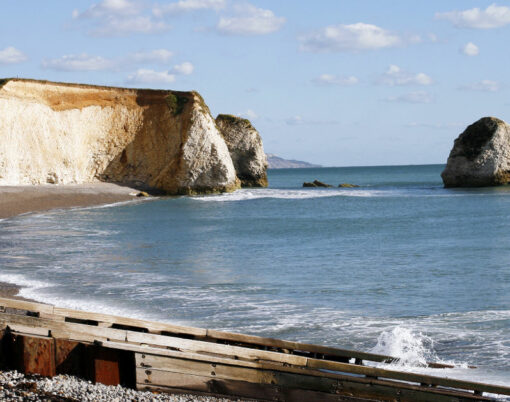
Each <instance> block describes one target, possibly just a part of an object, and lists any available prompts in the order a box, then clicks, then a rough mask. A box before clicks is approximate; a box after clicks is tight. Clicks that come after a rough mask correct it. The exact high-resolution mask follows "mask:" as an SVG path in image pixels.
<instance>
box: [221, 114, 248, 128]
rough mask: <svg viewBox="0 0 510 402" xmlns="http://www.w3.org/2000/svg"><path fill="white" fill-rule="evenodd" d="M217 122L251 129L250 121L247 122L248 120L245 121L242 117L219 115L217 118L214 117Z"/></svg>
mask: <svg viewBox="0 0 510 402" xmlns="http://www.w3.org/2000/svg"><path fill="white" fill-rule="evenodd" d="M218 120H223V121H225V122H227V123H230V124H237V125H242V126H244V127H246V128H253V129H255V128H254V127H253V125H252V124H251V121H250V120H248V119H245V118H243V117H239V116H234V115H232V114H219V115H218V116H217V117H216V121H218Z"/></svg>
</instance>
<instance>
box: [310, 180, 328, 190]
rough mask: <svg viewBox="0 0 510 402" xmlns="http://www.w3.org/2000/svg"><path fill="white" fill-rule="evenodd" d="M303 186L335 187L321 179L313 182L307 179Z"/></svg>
mask: <svg viewBox="0 0 510 402" xmlns="http://www.w3.org/2000/svg"><path fill="white" fill-rule="evenodd" d="M303 187H323V188H330V187H333V186H332V185H331V184H327V183H324V182H322V181H319V180H314V181H312V182H309V181H305V182H304V183H303Z"/></svg>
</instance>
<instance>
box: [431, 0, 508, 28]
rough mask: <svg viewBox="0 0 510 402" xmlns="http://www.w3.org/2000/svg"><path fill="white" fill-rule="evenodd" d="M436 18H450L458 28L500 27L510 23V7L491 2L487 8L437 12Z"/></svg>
mask: <svg viewBox="0 0 510 402" xmlns="http://www.w3.org/2000/svg"><path fill="white" fill-rule="evenodd" d="M436 19H445V20H449V21H451V22H452V23H453V25H455V26H456V27H458V28H473V29H492V28H499V27H502V26H505V25H508V24H510V7H506V6H498V5H496V4H491V5H490V6H488V7H487V8H486V9H485V10H481V9H480V8H471V9H469V10H464V11H449V12H445V13H436Z"/></svg>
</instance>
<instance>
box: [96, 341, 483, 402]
mask: <svg viewBox="0 0 510 402" xmlns="http://www.w3.org/2000/svg"><path fill="white" fill-rule="evenodd" d="M105 346H107V347H110V348H116V347H120V348H127V350H131V351H134V352H138V353H140V354H141V355H142V356H143V360H141V359H140V358H139V359H138V366H139V367H140V368H143V369H148V368H152V367H158V366H159V367H164V360H165V356H169V357H176V358H180V359H189V360H197V361H203V362H209V363H219V364H226V365H231V366H239V367H251V368H258V369H264V370H272V371H274V372H287V373H294V374H305V375H308V376H317V377H324V378H333V379H337V380H338V381H339V388H341V385H342V384H344V385H345V384H351V383H357V384H361V385H360V387H361V388H363V387H369V386H371V385H380V386H383V387H390V388H392V389H397V390H398V389H406V390H411V391H420V392H425V393H426V394H428V395H429V399H428V400H431V397H430V394H433V395H435V394H441V395H448V396H453V397H455V398H457V397H458V396H459V391H445V390H443V389H440V388H431V387H422V386H420V385H412V384H409V383H405V382H394V381H390V380H375V379H368V378H365V377H353V376H351V375H343V374H338V373H330V372H322V371H318V370H312V369H306V368H298V367H291V366H286V365H279V364H272V363H255V362H249V361H244V360H235V359H226V358H220V357H216V356H210V355H201V354H196V353H187V352H178V351H173V350H164V349H159V348H152V347H148V346H137V345H125V344H119V343H116V342H105ZM424 388H425V390H424ZM337 392H338V391H337ZM345 392H347V393H348V392H349V391H348V388H346V391H345ZM461 396H463V397H466V398H468V399H469V400H483V401H486V400H491V399H490V398H484V397H481V396H475V395H472V394H469V393H466V392H463V393H462V394H461Z"/></svg>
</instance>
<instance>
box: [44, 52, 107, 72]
mask: <svg viewBox="0 0 510 402" xmlns="http://www.w3.org/2000/svg"><path fill="white" fill-rule="evenodd" d="M42 67H43V68H48V69H51V70H57V71H100V70H110V69H112V68H114V67H115V62H114V61H113V60H110V59H106V58H104V57H101V56H89V55H88V54H86V53H82V54H79V55H74V54H71V55H66V56H62V57H60V58H58V59H50V60H43V62H42Z"/></svg>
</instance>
